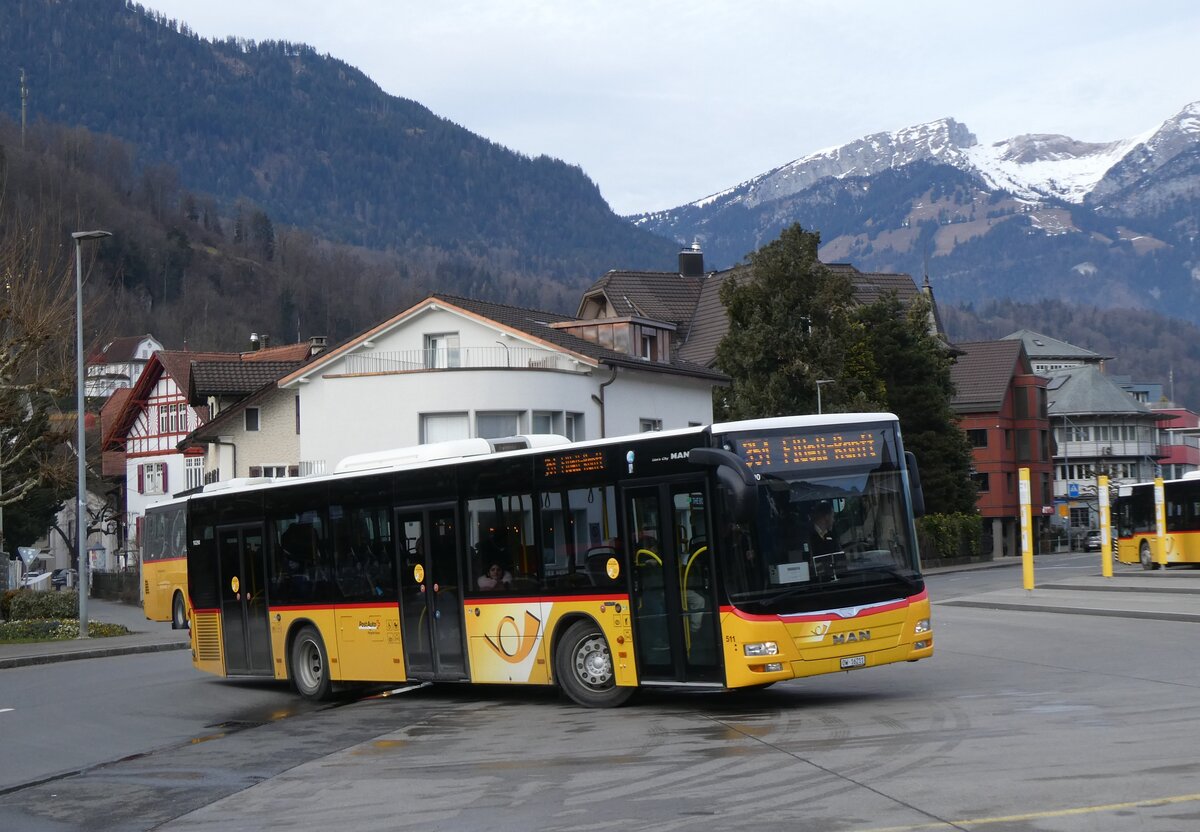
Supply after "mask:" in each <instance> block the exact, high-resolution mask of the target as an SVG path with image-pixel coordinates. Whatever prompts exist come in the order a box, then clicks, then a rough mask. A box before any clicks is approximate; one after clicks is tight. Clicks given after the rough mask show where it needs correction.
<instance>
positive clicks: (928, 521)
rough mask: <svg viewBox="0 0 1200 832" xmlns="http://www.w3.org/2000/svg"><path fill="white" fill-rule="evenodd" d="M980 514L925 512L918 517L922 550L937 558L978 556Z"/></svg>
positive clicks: (918, 532) (951, 558)
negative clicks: (925, 513) (922, 515)
mask: <svg viewBox="0 0 1200 832" xmlns="http://www.w3.org/2000/svg"><path fill="white" fill-rule="evenodd" d="M979 534H980V526H979V516H978V515H976V514H962V513H959V514H927V515H925V516H924V517H918V518H917V537H918V538H919V539H920V543H921V552H922V554H923V555H925V556H926V557H933V558H937V559H938V560H953V559H954V558H968V557H978V555H979Z"/></svg>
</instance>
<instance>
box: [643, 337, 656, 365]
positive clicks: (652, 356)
mask: <svg viewBox="0 0 1200 832" xmlns="http://www.w3.org/2000/svg"><path fill="white" fill-rule="evenodd" d="M642 358H645V359H646V360H647V361H654V360H656V359H657V358H658V336H657V335H656V334H653V333H652V334H646V335H642Z"/></svg>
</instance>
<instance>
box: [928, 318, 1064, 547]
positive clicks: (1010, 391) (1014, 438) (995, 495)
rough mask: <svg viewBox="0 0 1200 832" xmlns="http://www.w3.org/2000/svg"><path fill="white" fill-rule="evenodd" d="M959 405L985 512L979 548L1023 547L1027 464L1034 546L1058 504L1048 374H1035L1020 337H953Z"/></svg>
mask: <svg viewBox="0 0 1200 832" xmlns="http://www.w3.org/2000/svg"><path fill="white" fill-rule="evenodd" d="M955 347H957V348H958V349H959V350H961V351H962V353H963V354H962V355H961V356H959V358H958V360H957V362H956V363H955V365H954V367H953V368H952V370H951V378H952V379H953V381H954V385H955V390H956V392H955V397H954V401H953V406H954V409H955V411H956V412H957V413H958V415H959V418H960V420H961V421H960V427H961V428H962V429H963V431H965V432H966V434H967V438H968V439H970V441H971V447H972V449H973V450H972V454H973V458H974V473H973V478H974V480H975V483H976V485H977V486H978V488H979V500H978V503H977V506H978V508H979V514H980V517H981V518H982V521H983V523H982V526H983V528H982V533H983V537H982V545H981V547H980V551H981V552H982V553H984V554H989V553H990V554H991V555H992V556H993V557H999V556H1002V555H1019V554H1020V553H1021V504H1020V492H1019V483H1020V475H1019V471H1020V469H1021V468H1028V469H1029V485H1030V501H1031V503H1032V507H1033V533H1034V540H1033V545H1034V551H1035V552H1036V551H1039V541H1040V540H1041V538H1042V536H1043V533H1044V532H1045V530H1046V529H1047V527H1048V525H1049V519H1050V515H1051V514H1053V512H1054V498H1053V491H1052V483H1053V472H1054V463H1053V459H1054V448H1053V440H1052V438H1051V433H1050V419H1049V417H1048V416H1047V413H1046V384H1047V379H1045V378H1042V377H1041V376H1037V375H1034V373H1033V368H1032V366H1031V364H1030V362H1029V356H1028V355H1026V353H1025V348H1024V345H1023V344H1022V343H1021V342H1020V341H978V342H973V343H967V344H955Z"/></svg>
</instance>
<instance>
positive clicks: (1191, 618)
mask: <svg viewBox="0 0 1200 832" xmlns="http://www.w3.org/2000/svg"><path fill="white" fill-rule="evenodd" d="M935 604H936V605H937V606H942V607H975V608H978V609H985V610H1024V611H1026V612H1050V613H1058V614H1061V615H1098V616H1100V617H1102V618H1140V619H1149V620H1154V621H1185V622H1189V623H1200V614H1197V613H1190V612H1146V611H1144V610H1101V609H1096V608H1089V607H1053V606H1049V605H1043V604H1014V603H1008V602H1006V601H965V600H960V599H955V600H952V601H941V602H935Z"/></svg>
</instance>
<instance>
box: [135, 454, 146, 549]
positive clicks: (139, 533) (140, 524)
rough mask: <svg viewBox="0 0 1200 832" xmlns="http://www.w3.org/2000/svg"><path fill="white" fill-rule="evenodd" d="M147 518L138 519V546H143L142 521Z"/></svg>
mask: <svg viewBox="0 0 1200 832" xmlns="http://www.w3.org/2000/svg"><path fill="white" fill-rule="evenodd" d="M138 467H139V468H140V467H141V466H138ZM145 520H146V518H145V517H139V518H138V519H137V531H136V532H135V534H137V544H138V546H141V545H142V523H144V522H145Z"/></svg>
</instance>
